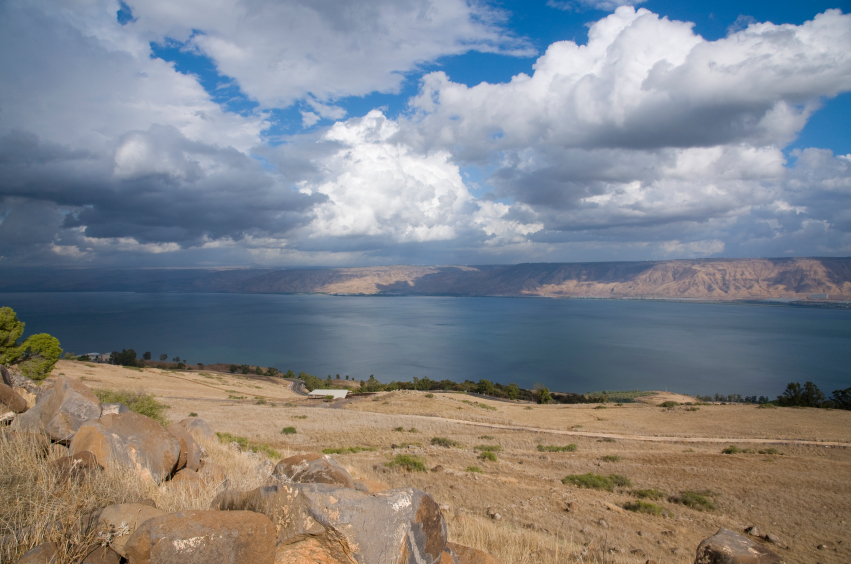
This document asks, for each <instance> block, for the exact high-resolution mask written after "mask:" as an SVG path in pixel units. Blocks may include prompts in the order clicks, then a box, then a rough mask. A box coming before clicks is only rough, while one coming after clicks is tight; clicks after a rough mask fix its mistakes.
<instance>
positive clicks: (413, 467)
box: [387, 454, 426, 472]
mask: <svg viewBox="0 0 851 564" xmlns="http://www.w3.org/2000/svg"><path fill="white" fill-rule="evenodd" d="M387 466H388V467H389V468H403V469H405V470H407V471H408V472H425V469H426V467H425V459H424V458H422V457H421V456H414V455H412V454H397V455H396V457H395V458H394V459H393V460H391V461H390V462H388V463H387Z"/></svg>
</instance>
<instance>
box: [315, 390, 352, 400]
mask: <svg viewBox="0 0 851 564" xmlns="http://www.w3.org/2000/svg"><path fill="white" fill-rule="evenodd" d="M348 394H349V390H313V391H312V392H310V393H309V394H307V395H308V397H310V398H313V399H323V398H326V397H328V396H334V399H335V400H336V399H346V396H347V395H348Z"/></svg>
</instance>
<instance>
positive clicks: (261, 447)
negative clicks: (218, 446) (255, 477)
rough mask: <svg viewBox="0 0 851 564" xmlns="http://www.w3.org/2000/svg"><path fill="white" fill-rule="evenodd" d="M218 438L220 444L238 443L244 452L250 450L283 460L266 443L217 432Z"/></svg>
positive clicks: (273, 458)
mask: <svg viewBox="0 0 851 564" xmlns="http://www.w3.org/2000/svg"><path fill="white" fill-rule="evenodd" d="M216 436H217V437H218V438H219V442H220V443H222V444H229V443H236V444H238V445H239V448H241V449H242V450H249V451H251V452H256V453H258V454H259V453H263V454H265V455H266V456H267V457H269V458H271V459H272V460H277V459H279V458H281V454H280V453H279V452H278V451H277V450H275V449H273V448H272V447H270V446H269V445H267V444H265V443H255V442H254V441H249V440H248V439H247V438H245V437H240V436H238V435H231V434H230V433H219V432H216Z"/></svg>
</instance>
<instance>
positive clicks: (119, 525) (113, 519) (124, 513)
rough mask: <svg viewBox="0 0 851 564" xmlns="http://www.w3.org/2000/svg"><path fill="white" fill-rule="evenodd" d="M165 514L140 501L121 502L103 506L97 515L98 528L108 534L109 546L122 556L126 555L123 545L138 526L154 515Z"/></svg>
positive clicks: (160, 515)
mask: <svg viewBox="0 0 851 564" xmlns="http://www.w3.org/2000/svg"><path fill="white" fill-rule="evenodd" d="M163 515H166V513H165V512H164V511H160V510H159V509H157V508H156V507H151V506H150V505H144V504H141V503H121V504H118V505H110V506H107V507H104V508H103V509H102V510H101V511H100V514H99V515H98V529H99V530H103V531H104V532H106V533H108V535H109V539H110V541H109V546H110V548H112V549H113V550H114V551H115V552H117V553H118V554H119V555H121V556H123V557H125V558H126V557H127V553H126V551H125V550H124V545H126V544H127V541H128V540H129V539H130V536H131V535H132V534H133V533H134V532H135V531H136V529H138V528H139V526H140V525H141V524H142V523H144V522H145V521H147V520H148V519H153V518H154V517H162V516H163Z"/></svg>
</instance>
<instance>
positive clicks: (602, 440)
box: [597, 437, 615, 443]
mask: <svg viewBox="0 0 851 564" xmlns="http://www.w3.org/2000/svg"><path fill="white" fill-rule="evenodd" d="M597 442H598V443H613V442H615V440H614V439H613V438H611V437H603V438H602V439H600V440H598V441H597Z"/></svg>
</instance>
